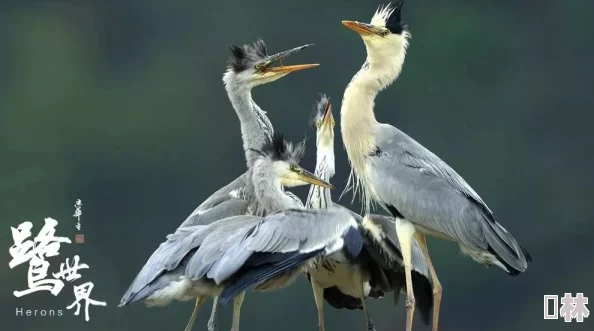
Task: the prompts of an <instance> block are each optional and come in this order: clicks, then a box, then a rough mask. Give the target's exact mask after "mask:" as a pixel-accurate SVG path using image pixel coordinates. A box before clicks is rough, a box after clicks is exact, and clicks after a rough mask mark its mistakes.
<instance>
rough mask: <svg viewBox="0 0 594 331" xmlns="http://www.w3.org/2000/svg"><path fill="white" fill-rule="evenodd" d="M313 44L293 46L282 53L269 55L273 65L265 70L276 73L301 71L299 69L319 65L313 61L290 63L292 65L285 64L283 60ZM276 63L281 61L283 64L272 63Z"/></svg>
mask: <svg viewBox="0 0 594 331" xmlns="http://www.w3.org/2000/svg"><path fill="white" fill-rule="evenodd" d="M310 46H313V44H307V45H303V46H299V47H295V48H291V49H289V50H286V51H283V52H280V53H276V54H274V55H270V56H269V57H268V59H269V61H270V64H271V66H270V67H268V68H266V69H265V70H264V71H265V72H274V73H285V74H287V73H290V72H294V71H299V70H305V69H310V68H314V67H317V66H319V64H317V63H313V64H297V65H290V66H284V65H283V64H282V61H283V60H284V59H286V58H288V57H289V56H291V55H293V54H295V53H297V52H299V51H300V50H302V49H305V48H307V47H310ZM274 63H280V64H281V65H280V66H279V67H273V66H272V64H274Z"/></svg>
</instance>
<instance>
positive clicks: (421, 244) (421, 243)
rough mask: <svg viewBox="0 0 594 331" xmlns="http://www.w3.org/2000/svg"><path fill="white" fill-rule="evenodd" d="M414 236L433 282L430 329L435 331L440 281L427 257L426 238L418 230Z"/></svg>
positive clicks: (439, 303)
mask: <svg viewBox="0 0 594 331" xmlns="http://www.w3.org/2000/svg"><path fill="white" fill-rule="evenodd" d="M416 237H417V242H418V243H419V247H421V250H422V251H423V255H425V260H427V267H429V272H430V273H431V282H432V283H433V322H432V330H433V331H437V326H438V323H439V308H440V305H441V283H440V282H439V279H437V274H436V273H435V269H434V268H433V263H432V262H431V258H430V257H429V248H428V247H427V240H426V239H425V235H424V234H422V233H420V232H417V233H416Z"/></svg>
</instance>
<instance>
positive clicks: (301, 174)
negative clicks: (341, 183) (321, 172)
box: [297, 169, 335, 190]
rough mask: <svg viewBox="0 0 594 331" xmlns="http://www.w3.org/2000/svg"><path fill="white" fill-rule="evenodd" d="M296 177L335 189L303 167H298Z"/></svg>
mask: <svg viewBox="0 0 594 331" xmlns="http://www.w3.org/2000/svg"><path fill="white" fill-rule="evenodd" d="M297 177H298V178H299V179H300V180H302V181H304V182H306V183H309V184H312V185H316V186H320V187H325V188H329V189H331V190H333V189H335V187H334V185H332V184H330V183H328V182H327V181H325V180H323V179H321V178H320V177H318V176H316V175H314V174H312V173H311V172H309V171H307V170H305V169H300V171H299V172H298V173H297Z"/></svg>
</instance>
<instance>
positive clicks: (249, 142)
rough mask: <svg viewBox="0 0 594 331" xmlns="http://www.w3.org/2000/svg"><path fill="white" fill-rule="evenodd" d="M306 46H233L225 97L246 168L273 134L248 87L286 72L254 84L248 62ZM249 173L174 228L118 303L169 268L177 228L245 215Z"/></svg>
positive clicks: (271, 59) (271, 58) (274, 58)
mask: <svg viewBox="0 0 594 331" xmlns="http://www.w3.org/2000/svg"><path fill="white" fill-rule="evenodd" d="M307 46H309V45H305V46H301V47H297V48H294V49H292V50H289V51H286V52H282V53H279V54H275V55H273V56H269V55H268V54H267V53H266V46H265V44H264V42H263V41H262V40H259V41H256V42H255V43H254V44H252V45H244V46H242V47H237V46H235V47H232V55H231V56H230V58H229V67H228V70H227V72H226V73H225V75H224V79H223V80H224V82H225V88H226V90H227V93H228V96H229V98H230V100H231V103H232V105H233V107H234V109H235V111H236V114H237V116H238V118H239V120H240V123H241V131H242V138H243V142H244V148H245V149H246V161H247V164H248V167H250V166H252V165H253V160H254V159H253V151H252V150H253V149H255V148H260V147H261V146H264V145H265V142H266V140H267V139H268V140H270V139H272V137H273V134H274V132H273V128H272V125H271V124H270V121H269V120H268V118H267V116H266V113H265V112H264V111H262V110H261V109H260V107H258V105H257V104H256V103H255V102H254V101H253V99H252V98H251V92H250V91H251V88H252V87H253V86H257V85H259V84H265V83H268V82H272V81H274V80H276V79H278V78H281V77H283V76H284V75H286V73H284V74H278V75H276V76H274V77H269V78H267V79H266V80H261V79H260V80H258V83H253V81H254V77H255V76H257V75H256V74H254V70H251V68H252V67H249V68H248V65H250V66H252V65H256V64H257V63H264V62H266V63H267V64H266V65H271V64H272V63H274V62H277V61H279V60H282V59H283V58H286V57H287V56H289V55H291V54H293V53H295V52H297V51H299V50H301V49H303V48H305V47H307ZM238 61H239V62H241V63H242V66H243V69H241V70H240V66H238V63H239V62H238ZM248 176H249V174H248V173H247V172H246V173H244V174H242V175H240V176H239V177H238V178H236V179H235V180H234V181H233V182H231V183H230V184H228V185H226V186H225V187H223V188H221V189H219V190H218V191H217V192H215V193H214V194H213V195H211V196H210V197H209V198H208V199H207V200H206V201H204V202H203V203H202V204H201V205H200V206H199V207H198V208H196V209H195V210H194V211H193V212H192V213H191V214H190V216H188V218H187V219H186V220H185V221H184V222H183V223H182V224H181V226H180V228H179V229H178V230H177V231H176V233H177V235H175V238H176V240H175V241H174V240H172V238H173V237H174V236H173V235H172V236H171V238H168V240H167V241H165V242H164V243H162V244H161V245H160V246H159V248H158V249H157V250H156V251H155V252H154V253H153V255H152V256H151V257H150V258H149V260H148V261H147V263H146V264H145V266H144V267H143V268H142V270H141V271H140V273H139V274H138V275H137V277H136V278H135V280H134V281H133V282H132V284H131V285H130V287H129V288H128V290H127V291H126V293H125V294H124V296H123V298H122V300H121V303H120V305H126V304H127V303H129V301H130V299H131V297H132V296H134V295H136V294H137V293H138V292H139V291H140V290H141V289H142V288H144V287H146V286H148V285H149V283H150V282H152V281H154V280H155V278H156V277H157V276H159V275H160V274H161V273H162V272H165V271H171V270H170V269H168V268H167V266H165V265H164V264H163V261H162V258H163V256H165V255H166V254H168V253H169V252H170V251H171V250H172V249H179V241H178V240H179V238H180V233H187V232H186V231H180V229H183V228H185V227H189V226H194V225H206V224H210V223H212V222H214V221H216V220H220V219H222V218H226V217H230V216H235V215H244V214H246V213H248V212H249V211H248V208H249V204H250V201H251V200H254V197H250V196H248V192H246V186H247V184H246V181H247V179H246V178H248Z"/></svg>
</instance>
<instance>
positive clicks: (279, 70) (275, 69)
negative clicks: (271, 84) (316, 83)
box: [266, 63, 319, 73]
mask: <svg viewBox="0 0 594 331" xmlns="http://www.w3.org/2000/svg"><path fill="white" fill-rule="evenodd" d="M317 66H319V64H318V63H312V64H296V65H292V66H280V67H270V68H268V69H266V72H274V73H290V72H295V71H299V70H305V69H310V68H315V67H317Z"/></svg>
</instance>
